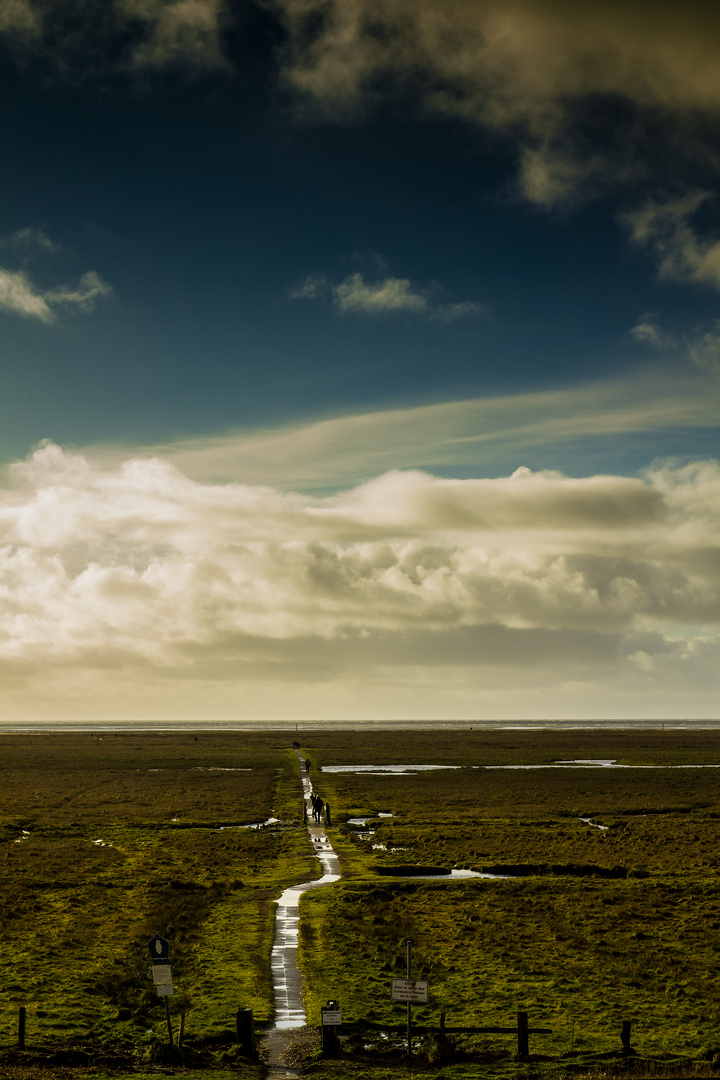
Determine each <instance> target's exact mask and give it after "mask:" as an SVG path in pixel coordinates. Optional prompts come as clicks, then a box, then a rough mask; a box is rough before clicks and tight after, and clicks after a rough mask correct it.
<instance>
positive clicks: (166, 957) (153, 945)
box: [148, 934, 173, 1046]
mask: <svg viewBox="0 0 720 1080" xmlns="http://www.w3.org/2000/svg"><path fill="white" fill-rule="evenodd" d="M148 949H149V950H150V956H151V957H152V963H153V982H154V983H155V989H156V990H157V993H158V997H161V998H164V999H165V1019H166V1020H167V1026H168V1041H169V1043H170V1045H171V1046H172V1044H173V1032H172V1024H171V1023H170V1005H169V1003H168V998H169V996H170V994H172V993H173V984H172V971H171V969H170V942H169V941H166V940H165V938H164V937H163V936H162V934H154V935H153V936H152V937H151V938H150V940H149V941H148Z"/></svg>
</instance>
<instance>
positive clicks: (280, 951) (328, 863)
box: [262, 751, 340, 1080]
mask: <svg viewBox="0 0 720 1080" xmlns="http://www.w3.org/2000/svg"><path fill="white" fill-rule="evenodd" d="M296 753H297V758H298V761H299V763H300V775H301V777H302V787H303V801H304V803H305V807H306V810H307V818H308V833H309V834H310V839H311V841H312V845H313V847H314V848H315V853H316V855H317V857H318V858H319V859H320V865H321V866H322V869H323V876H322V877H320V878H317V879H316V880H315V881H306V882H304V883H303V884H302V885H293V886H292V887H291V888H289V889H286V890H285V892H284V893H283V894H282V896H281V897H280V899H279V900H278V901H277V911H276V913H275V938H274V941H273V949H272V960H271V968H272V981H273V994H274V997H275V1023H274V1025H273V1026H272V1027H271V1028H269V1030H268V1031H267V1033H266V1034H265V1036H264V1037H263V1040H262V1041H263V1044H264V1045H265V1047H266V1050H267V1051H268V1055H267V1058H266V1064H267V1066H268V1073H267V1077H268V1080H286V1078H287V1077H297V1076H300V1075H301V1074H300V1073H299V1072H297V1070H294V1069H292V1068H289V1067H287V1066H285V1065H284V1064H283V1060H282V1059H283V1055H284V1052H285V1050H287V1048H288V1047H289V1046H290V1044H291V1042H292V1029H294V1028H301V1027H304V1026H305V1024H306V1022H307V1017H306V1016H305V1009H304V1005H303V977H302V973H301V971H300V968H299V966H298V959H297V957H298V921H299V917H300V912H299V907H298V905H299V902H300V895H301V893H304V892H306V891H307V890H308V889H319V888H322V886H324V885H332V883H333V882H334V881H338V880H339V878H340V862H339V860H338V857H337V855H336V854H335V852H334V851H333V849H332V847H331V845H330V843H329V841H328V839H327V837H326V835H325V826H324V825H319V824H316V823H315V822H314V821H313V820H312V805H311V803H310V796H311V794H312V784H311V782H310V777H309V775H308V772H307V768H306V761H305V758H304V757H303V756H302V754H300V753H299V752H298V751H296Z"/></svg>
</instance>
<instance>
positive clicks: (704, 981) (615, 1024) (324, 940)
mask: <svg viewBox="0 0 720 1080" xmlns="http://www.w3.org/2000/svg"><path fill="white" fill-rule="evenodd" d="M348 743H349V740H348V738H347V736H345V735H342V736H334V737H332V738H331V737H329V736H328V737H327V738H326V737H324V738H323V741H322V745H320V746H317V747H315V748H308V749H307V751H306V752H307V754H308V756H309V757H310V758H311V760H312V761H313V764H314V766H315V772H314V782H315V785H316V787H317V789H318V790H319V791H320V792H321V793H322V794H323V797H324V798H325V799H326V800H328V801H329V802H330V805H331V810H332V813H333V816H334V820H335V823H336V827H335V828H333V829H332V830H330V834H331V836H332V838H333V841H334V842H335V844H336V846H337V848H338V850H339V851H340V852H341V853H342V855H343V859H344V879H343V881H342V882H341V883H340V884H339V885H338V886H337V887H335V888H333V889H332V890H325V891H323V892H321V893H315V894H308V895H306V896H305V897H304V898H303V900H302V902H301V911H302V919H303V924H301V961H302V964H303V966H304V969H305V971H306V973H307V975H308V979H309V1002H310V1008H311V1011H314V1012H315V1014H317V1010H318V1009H319V1006H320V1004H321V1003H323V1002H324V1000H325V999H326V998H328V997H339V998H341V1000H342V1005H343V1008H344V1014H345V1015H346V1016H347V1018H348V1020H354V1019H360V1018H362V1017H365V1018H370V1019H373V1020H375V1021H383V1022H387V1023H391V1022H394V1023H402V1021H403V1017H404V1009H403V1006H397V1005H395V1006H394V1005H393V1004H392V1003H391V1002H390V1000H389V981H390V979H391V978H393V977H401V976H402V975H403V974H404V952H403V947H402V939H403V938H404V937H411V938H413V939H414V942H415V945H414V955H415V960H416V963H415V967H414V974H415V975H416V977H417V978H427V979H428V980H429V981H430V984H431V991H432V1000H431V1003H430V1004H429V1005H428V1006H418V1007H417V1008H416V1009H415V1010H414V1014H415V1015H416V1016H417V1020H418V1022H419V1023H436V1022H437V1020H438V1017H439V1013H440V1010H445V1011H446V1013H447V1022H448V1024H451V1023H452V1024H456V1025H458V1026H460V1025H468V1026H490V1025H494V1024H497V1025H509V1024H512V1022H513V1021H514V1018H515V1016H516V1014H517V1012H518V1011H519V1010H525V1011H527V1012H528V1013H529V1014H530V1023H531V1025H532V1024H534V1025H536V1026H539V1027H548V1028H551V1029H552V1031H553V1035H552V1036H542V1037H540V1036H539V1037H537V1038H536V1039H534V1040H531V1049H532V1048H533V1044H534V1049H535V1050H537V1051H538V1052H542V1053H547V1054H552V1055H557V1054H560V1053H563V1052H566V1051H569V1050H570V1049H571V1046H572V1047H574V1048H575V1049H582V1050H587V1051H589V1052H590V1051H592V1052H609V1051H612V1050H619V1048H620V1039H619V1035H620V1028H621V1022H622V1020H623V1019H627V1020H631V1021H632V1023H633V1043H634V1045H635V1046H636V1047H637V1049H638V1050H639V1051H640V1052H642V1053H647V1054H667V1053H672V1054H681V1055H689V1056H693V1055H696V1056H700V1055H712V1054H714V1052H715V1051H716V1049H717V1048H719V1047H720V1036H719V1035H718V1022H719V1021H720V993H719V992H718V977H717V971H718V966H719V962H720V935H719V931H720V911H719V910H718V900H719V898H720V897H719V895H718V866H720V851H719V847H718V841H719V839H720V769H718V770H715V769H704V768H699V767H690V768H683V769H669V768H660V769H649V768H648V769H627V770H610V769H604V770H598V769H593V770H590V769H587V770H583V771H579V770H576V769H572V770H570V769H565V770H560V769H527V770H517V771H516V770H503V769H496V768H493V769H485V768H474V767H473V766H488V765H493V766H497V765H501V764H525V765H529V764H535V765H537V764H542V763H545V764H550V763H552V762H554V761H557V760H572V759H575V758H614V759H617V760H618V761H619V762H622V763H625V764H635V765H653V764H656V765H657V764H659V765H664V766H667V765H670V764H682V765H688V766H699V765H701V764H710V763H720V741H719V740H718V737H717V736H716V735H715V734H712V733H697V734H696V735H688V734H686V733H682V734H677V733H667V734H665V735H660V734H658V735H656V736H653V735H648V734H647V733H645V734H643V735H636V734H626V733H619V732H599V733H595V734H593V735H588V734H587V733H583V734H582V736H578V735H577V734H573V733H567V734H556V733H541V734H538V733H523V732H513V733H512V734H510V733H502V734H497V735H488V733H487V732H478V733H477V734H476V733H467V734H463V735H458V736H457V737H456V736H454V735H452V736H447V735H443V736H438V735H420V734H414V735H413V736H412V737H411V738H407V737H398V736H397V735H396V734H395V733H384V735H380V736H378V737H374V739H373V744H372V745H367V742H365V745H363V744H362V740H361V736H360V735H358V736H356V737H355V740H354V745H348ZM350 763H355V764H363V763H364V764H388V763H395V764H403V763H404V764H421V763H422V764H461V765H463V766H464V767H463V768H462V769H459V770H447V771H446V770H438V771H437V772H428V773H418V774H415V775H410V776H408V775H405V776H392V775H389V776H375V775H367V774H347V773H344V774H337V773H335V774H333V773H325V772H322V771H321V768H322V766H323V765H326V766H329V765H339V764H350ZM378 813H389V814H392V815H393V816H392V817H391V818H377V817H376V818H374V820H372V821H371V822H370V823H369V827H370V828H371V829H372V830H373V831H374V836H372V837H371V838H370V839H360V838H359V834H358V831H357V830H353V829H350V828H348V827H347V826H343V824H342V822H343V821H344V820H346V819H347V817H354V816H365V815H376V814H378ZM582 817H590V818H591V820H592V822H594V823H595V825H588V824H586V823H584V822H583V821H582V820H581V818H582ZM597 825H604V826H605V827H606V828H605V829H600V828H597V827H596V826H597ZM374 844H377V845H380V844H382V845H383V846H385V847H386V848H387V849H388V850H384V851H383V850H373V847H372V845H374ZM418 863H419V864H422V865H429V866H433V865H434V866H442V867H446V868H450V867H464V868H469V869H473V870H477V871H484V872H488V871H489V872H495V873H505V874H511V875H513V876H512V877H511V878H510V879H508V880H483V879H471V880H466V881H457V882H443V881H442V880H434V881H433V880H430V881H413V880H401V879H397V880H393V879H391V878H388V877H386V876H384V875H381V874H380V873H378V871H379V870H380V869H382V868H383V867H385V868H387V867H390V866H399V865H400V866H401V865H403V864H405V865H406V866H410V865H412V864H418ZM518 875H519V876H518ZM464 1042H465V1044H466V1045H467V1046H470V1045H474V1046H475V1047H476V1048H479V1047H482V1048H484V1049H488V1048H495V1049H498V1050H499V1049H500V1048H501V1047H503V1046H504V1047H506V1048H507V1047H510V1048H513V1044H512V1039H508V1037H506V1036H482V1037H479V1036H478V1037H475V1038H467V1039H465V1040H464Z"/></svg>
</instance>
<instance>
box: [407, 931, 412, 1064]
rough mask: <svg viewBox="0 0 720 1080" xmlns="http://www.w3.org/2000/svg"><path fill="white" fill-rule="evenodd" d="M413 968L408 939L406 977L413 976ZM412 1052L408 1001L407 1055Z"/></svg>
mask: <svg viewBox="0 0 720 1080" xmlns="http://www.w3.org/2000/svg"><path fill="white" fill-rule="evenodd" d="M411 968H412V941H411V940H410V938H408V939H407V964H406V969H407V972H406V977H407V978H408V979H410V978H412V976H411V974H410V970H411ZM411 1054H412V1006H411V1005H410V1002H409V1001H408V1003H407V1056H408V1057H410V1056H411Z"/></svg>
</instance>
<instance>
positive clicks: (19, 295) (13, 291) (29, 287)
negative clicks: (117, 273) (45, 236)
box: [0, 267, 113, 323]
mask: <svg viewBox="0 0 720 1080" xmlns="http://www.w3.org/2000/svg"><path fill="white" fill-rule="evenodd" d="M112 295H113V291H112V288H111V287H110V286H109V285H108V284H107V282H105V281H103V279H102V278H101V277H100V275H99V274H96V273H95V271H94V270H90V271H88V273H87V274H84V275H83V276H82V278H81V279H80V281H79V282H78V284H77V285H74V286H71V285H57V286H55V287H54V288H52V289H46V290H45V291H44V292H43V291H42V290H39V289H37V288H36V287H35V286H34V285H33V284H32V282H31V281H30V279H29V278H28V277H27V275H26V274H25V273H24V272H23V271H21V270H4V269H3V268H2V267H0V308H4V309H5V311H11V312H13V313H14V314H16V315H23V316H25V317H26V318H31V319H39V320H40V321H41V322H44V323H51V322H53V320H54V319H55V311H54V308H56V307H64V308H66V309H68V310H70V311H76V312H81V313H82V314H87V313H88V312H91V311H92V310H93V309H94V307H95V305H96V303H97V301H98V300H100V299H102V298H103V297H108V296H112Z"/></svg>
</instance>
